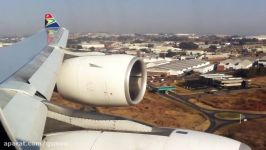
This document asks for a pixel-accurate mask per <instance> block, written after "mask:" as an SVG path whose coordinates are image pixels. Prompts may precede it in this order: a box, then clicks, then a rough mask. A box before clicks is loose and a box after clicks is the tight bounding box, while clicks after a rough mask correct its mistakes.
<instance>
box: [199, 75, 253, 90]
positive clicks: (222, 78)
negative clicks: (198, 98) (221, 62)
mask: <svg viewBox="0 0 266 150" xmlns="http://www.w3.org/2000/svg"><path fill="white" fill-rule="evenodd" d="M201 77H202V80H203V81H204V82H205V83H206V84H208V85H211V86H216V87H222V88H229V87H243V88H244V87H247V86H248V84H249V80H245V79H243V78H239V77H238V78H236V77H233V76H232V75H225V74H203V75H201Z"/></svg>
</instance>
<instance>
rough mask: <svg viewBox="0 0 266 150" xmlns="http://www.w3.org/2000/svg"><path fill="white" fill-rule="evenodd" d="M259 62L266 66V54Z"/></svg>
mask: <svg viewBox="0 0 266 150" xmlns="http://www.w3.org/2000/svg"><path fill="white" fill-rule="evenodd" d="M258 64H260V65H263V66H266V56H264V57H262V58H260V59H259V61H258Z"/></svg>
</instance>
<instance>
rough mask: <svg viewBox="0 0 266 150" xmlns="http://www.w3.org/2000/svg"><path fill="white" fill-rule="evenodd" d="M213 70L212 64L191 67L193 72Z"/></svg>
mask: <svg viewBox="0 0 266 150" xmlns="http://www.w3.org/2000/svg"><path fill="white" fill-rule="evenodd" d="M213 70H214V64H209V65H206V66H202V67H199V68H195V69H193V71H194V72H199V73H202V74H203V73H208V72H210V71H213Z"/></svg>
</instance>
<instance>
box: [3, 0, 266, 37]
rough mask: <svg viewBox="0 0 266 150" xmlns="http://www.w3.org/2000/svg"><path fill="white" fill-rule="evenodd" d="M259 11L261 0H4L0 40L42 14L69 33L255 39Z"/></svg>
mask: <svg viewBox="0 0 266 150" xmlns="http://www.w3.org/2000/svg"><path fill="white" fill-rule="evenodd" d="M264 6H266V1H263V0H256V1H250V0H234V1H232V0H223V1H219V0H204V1H203V0H202V1H198V0H165V1H161V0H134V1H133V0H131V1H130V0H123V1H121V0H90V1H86V0H80V1H66V0H57V1H51V0H47V1H34V0H27V1H19V0H10V1H4V2H2V5H1V6H0V9H1V12H2V13H0V17H1V18H3V19H1V21H0V35H25V34H32V33H34V32H36V31H38V30H40V29H42V28H43V26H44V20H43V15H44V14H45V13H47V12H51V13H53V14H54V15H55V17H56V18H57V20H58V22H59V23H60V24H61V25H62V26H64V27H66V28H68V29H69V30H70V31H71V32H108V33H195V34H199V35H205V34H230V35H233V34H238V35H260V34H266V15H265V14H266V9H265V7H264ZM29 8H30V9H29Z"/></svg>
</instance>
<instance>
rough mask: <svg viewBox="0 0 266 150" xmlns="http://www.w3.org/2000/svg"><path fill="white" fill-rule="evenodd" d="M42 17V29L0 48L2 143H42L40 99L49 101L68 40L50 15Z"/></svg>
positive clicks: (62, 29) (45, 109)
mask: <svg viewBox="0 0 266 150" xmlns="http://www.w3.org/2000/svg"><path fill="white" fill-rule="evenodd" d="M45 17H46V18H45V22H46V28H45V29H43V30H41V31H40V32H38V33H37V34H35V35H33V36H31V37H29V38H26V39H24V40H22V41H21V42H19V43H16V44H14V45H12V46H9V47H5V48H1V49H0V108H1V109H0V116H1V117H0V119H1V128H2V129H3V128H4V129H5V130H1V131H2V132H3V131H6V133H5V134H6V135H7V136H6V140H5V141H13V142H14V141H25V142H29V141H31V142H41V140H42V135H43V130H44V126H45V122H46V114H47V108H46V106H45V105H44V104H43V103H41V100H43V99H46V100H49V99H50V98H51V95H52V93H53V90H54V87H55V84H56V79H57V76H58V72H59V69H60V67H61V64H62V62H63V57H64V53H63V50H62V49H61V48H65V47H66V43H67V39H68V30H66V29H64V28H61V27H60V26H59V25H58V24H57V22H56V20H55V19H54V18H53V16H52V15H51V14H46V16H45ZM1 135H2V134H1ZM2 140H3V139H2ZM1 143H3V142H2V141H1ZM13 146H14V145H13ZM15 147H16V148H17V149H18V146H15Z"/></svg>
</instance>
